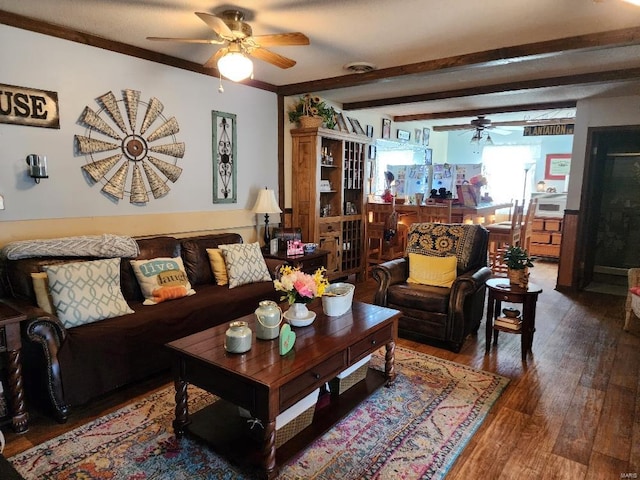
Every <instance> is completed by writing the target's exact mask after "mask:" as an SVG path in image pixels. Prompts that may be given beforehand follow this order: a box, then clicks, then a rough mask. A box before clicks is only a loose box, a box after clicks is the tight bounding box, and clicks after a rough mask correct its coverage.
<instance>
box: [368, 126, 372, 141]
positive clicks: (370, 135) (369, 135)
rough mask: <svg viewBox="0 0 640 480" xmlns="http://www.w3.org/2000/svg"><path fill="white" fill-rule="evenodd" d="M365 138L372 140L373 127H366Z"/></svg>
mask: <svg viewBox="0 0 640 480" xmlns="http://www.w3.org/2000/svg"><path fill="white" fill-rule="evenodd" d="M367 137H369V138H373V125H367Z"/></svg>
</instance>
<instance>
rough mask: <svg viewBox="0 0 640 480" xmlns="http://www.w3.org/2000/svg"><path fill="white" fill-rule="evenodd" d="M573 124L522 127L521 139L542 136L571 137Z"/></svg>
mask: <svg viewBox="0 0 640 480" xmlns="http://www.w3.org/2000/svg"><path fill="white" fill-rule="evenodd" d="M573 126H574V124H573V123H559V124H555V125H537V126H531V127H524V131H523V132H522V136H523V137H537V136H542V135H573Z"/></svg>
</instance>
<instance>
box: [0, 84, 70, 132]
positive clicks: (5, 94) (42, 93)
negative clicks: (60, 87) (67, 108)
mask: <svg viewBox="0 0 640 480" xmlns="http://www.w3.org/2000/svg"><path fill="white" fill-rule="evenodd" d="M0 123H12V124H15V125H28V126H30V127H43V128H60V111H59V109H58V92H51V91H48V90H36V89H33V88H26V87H16V86H15V85H5V84H3V83H0Z"/></svg>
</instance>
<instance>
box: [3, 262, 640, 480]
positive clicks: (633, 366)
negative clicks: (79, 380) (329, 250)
mask: <svg viewBox="0 0 640 480" xmlns="http://www.w3.org/2000/svg"><path fill="white" fill-rule="evenodd" d="M531 280H532V281H533V282H535V283H538V284H540V285H541V286H542V287H543V288H544V292H543V293H542V295H541V296H540V298H539V301H538V308H537V317H536V334H535V338H534V342H533V357H530V358H529V360H528V362H527V364H526V365H525V364H523V363H522V361H521V359H520V337H519V336H518V335H510V334H505V333H501V334H500V339H499V345H498V348H497V349H494V350H492V352H491V354H489V355H485V354H484V350H485V341H484V335H479V336H478V337H477V338H475V337H470V338H469V339H467V341H466V342H465V344H464V346H463V348H462V350H461V351H460V353H453V352H449V351H447V350H443V349H440V348H436V347H433V346H429V345H423V344H418V343H415V342H410V341H407V340H403V339H400V341H399V342H398V343H399V345H401V346H405V347H409V348H413V349H416V350H419V351H421V352H424V353H428V354H430V355H434V356H437V357H441V358H445V359H447V360H452V361H454V362H458V363H462V364H465V365H469V366H471V367H475V368H479V369H483V370H488V371H492V372H496V373H498V374H500V375H504V376H506V377H508V378H510V379H511V383H510V384H509V386H508V387H507V390H506V391H505V393H504V394H503V395H502V396H501V398H500V399H499V400H498V402H497V403H496V405H495V406H494V408H493V409H492V410H491V412H490V414H489V417H488V418H487V420H486V421H485V422H484V424H483V425H482V426H481V427H480V429H479V430H478V432H477V433H476V434H475V435H474V436H473V438H472V439H471V441H470V443H469V445H468V446H467V448H466V449H465V450H464V452H463V453H462V454H461V455H460V457H459V458H458V460H457V461H456V463H455V465H454V466H453V468H452V469H451V471H450V473H449V475H448V476H447V479H448V480H452V479H460V480H463V479H464V480H467V479H470V478H478V479H498V478H504V479H513V478H522V479H545V478H570V479H596V478H597V479H619V478H638V476H639V475H640V395H639V390H640V372H639V370H640V322H636V323H634V324H633V325H632V329H631V332H624V331H623V330H622V324H623V316H624V298H623V297H616V296H612V295H605V294H598V293H590V292H589V293H587V292H582V293H577V294H564V293H560V292H558V291H556V290H554V287H555V283H556V264H555V263H550V262H540V261H538V262H536V266H535V268H534V269H532V271H531ZM374 288H375V283H374V282H373V281H372V280H369V281H367V282H366V283H361V284H358V286H357V289H356V296H357V298H358V299H359V300H363V301H368V302H370V301H371V300H372V297H373V291H374ZM483 327H484V322H483ZM483 327H481V332H483ZM166 380H167V379H156V380H153V381H150V382H147V383H146V384H144V385H138V386H136V387H133V388H130V389H127V390H124V391H121V392H118V393H116V394H113V395H110V396H109V397H106V398H104V399H102V400H100V401H99V402H94V403H93V404H92V405H91V407H89V408H84V409H78V410H76V411H75V412H74V413H73V414H72V415H71V418H70V420H69V422H68V423H67V424H65V425H59V424H57V423H55V422H54V421H52V420H50V419H48V418H47V417H45V416H42V415H40V414H38V413H37V412H35V413H34V414H33V419H32V422H31V427H30V429H29V431H28V432H27V433H26V434H23V435H15V434H13V433H11V432H10V431H8V430H7V429H6V428H5V429H4V431H5V434H6V436H7V447H6V449H5V455H6V456H8V457H9V456H12V455H14V454H16V453H19V452H21V451H23V450H25V449H27V448H30V447H32V446H34V445H37V444H39V443H41V442H43V441H45V440H47V439H49V438H52V437H55V436H57V435H59V434H61V433H63V432H65V431H67V430H69V429H72V428H74V427H76V426H78V425H81V424H83V423H85V422H87V421H90V420H92V419H94V418H97V417H99V416H101V415H104V414H106V413H108V412H110V411H112V410H115V409H117V408H119V407H120V406H122V405H123V404H125V403H128V402H130V401H131V400H132V399H133V398H135V397H137V396H142V395H145V394H146V393H148V391H149V390H152V389H157V388H160V387H161V386H163V385H165V384H166ZM624 474H632V475H630V476H626V477H625V476H624ZM633 474H635V476H633Z"/></svg>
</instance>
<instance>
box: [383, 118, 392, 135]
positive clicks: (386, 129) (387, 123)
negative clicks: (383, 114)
mask: <svg viewBox="0 0 640 480" xmlns="http://www.w3.org/2000/svg"><path fill="white" fill-rule="evenodd" d="M382 138H391V119H390V118H383V119H382Z"/></svg>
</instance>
